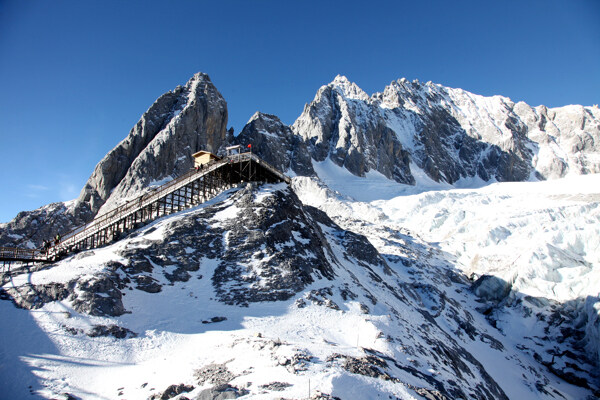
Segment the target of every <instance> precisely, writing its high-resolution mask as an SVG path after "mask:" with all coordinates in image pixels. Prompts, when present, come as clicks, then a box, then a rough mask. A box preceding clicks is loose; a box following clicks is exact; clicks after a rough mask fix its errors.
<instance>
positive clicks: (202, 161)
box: [192, 150, 221, 168]
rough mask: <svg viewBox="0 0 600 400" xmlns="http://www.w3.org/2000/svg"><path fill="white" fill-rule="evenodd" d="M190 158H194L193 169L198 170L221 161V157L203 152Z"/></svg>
mask: <svg viewBox="0 0 600 400" xmlns="http://www.w3.org/2000/svg"><path fill="white" fill-rule="evenodd" d="M192 157H194V168H200V167H201V166H203V165H206V164H210V163H211V162H213V161H219V160H220V159H221V157H219V156H217V155H215V154H213V153H211V152H209V151H204V150H201V151H199V152H197V153H194V154H192Z"/></svg>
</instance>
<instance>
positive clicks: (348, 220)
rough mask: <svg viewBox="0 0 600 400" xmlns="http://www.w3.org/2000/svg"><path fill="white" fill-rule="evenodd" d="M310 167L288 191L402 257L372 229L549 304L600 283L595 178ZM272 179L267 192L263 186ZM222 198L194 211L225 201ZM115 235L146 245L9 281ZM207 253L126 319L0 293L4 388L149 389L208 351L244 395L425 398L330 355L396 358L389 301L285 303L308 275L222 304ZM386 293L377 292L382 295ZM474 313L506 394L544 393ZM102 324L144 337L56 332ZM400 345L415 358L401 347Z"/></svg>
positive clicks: (146, 296) (147, 235)
mask: <svg viewBox="0 0 600 400" xmlns="http://www.w3.org/2000/svg"><path fill="white" fill-rule="evenodd" d="M315 169H316V170H317V172H318V174H319V176H320V177H321V179H322V181H321V182H319V181H318V180H315V179H312V178H305V177H297V178H294V182H293V189H294V190H295V192H296V193H297V194H298V196H299V197H300V199H301V200H302V201H303V202H304V203H305V204H307V205H312V206H315V207H317V208H320V209H321V210H323V211H325V212H326V213H327V214H328V215H329V216H330V217H331V218H333V219H334V221H336V222H337V223H338V224H339V225H340V226H342V228H344V229H348V230H353V231H355V232H356V233H360V234H363V235H365V236H367V238H368V239H369V240H370V241H371V243H372V244H373V245H374V246H375V247H376V248H377V249H378V250H379V252H380V253H382V254H396V255H402V254H403V253H402V252H403V251H404V250H403V247H395V246H396V245H395V244H394V243H392V242H391V241H389V240H384V239H385V238H384V237H383V236H382V232H383V231H382V229H388V230H394V231H396V232H401V233H402V234H403V235H408V236H406V237H412V238H413V239H412V240H414V241H415V242H416V243H420V244H422V245H423V246H425V247H426V248H428V249H430V250H428V251H429V252H430V253H436V254H438V256H436V257H440V259H441V258H444V259H445V260H446V261H447V260H452V261H453V265H452V267H453V268H455V269H456V270H458V271H461V272H462V273H464V274H465V275H470V274H475V275H477V276H479V275H484V274H488V275H494V276H497V277H499V278H502V279H504V280H507V281H510V282H513V287H512V288H513V289H512V290H513V293H515V295H529V296H533V297H537V298H544V299H552V300H556V301H559V302H566V301H570V300H574V299H577V298H582V297H597V296H598V295H599V293H598V290H599V289H598V288H599V287H600V248H599V246H600V175H587V176H578V177H571V178H566V179H562V180H556V181H548V182H528V183H497V184H492V185H489V186H485V187H480V188H472V189H455V188H452V187H450V186H440V185H438V184H436V183H435V182H432V181H428V180H427V179H426V177H425V176H424V174H423V175H422V176H421V178H418V179H417V181H418V183H417V186H414V187H413V186H406V185H400V184H398V183H395V182H392V181H389V180H387V179H385V178H384V177H383V176H382V175H380V174H378V173H376V172H370V173H369V174H368V175H367V177H366V178H358V177H355V176H353V175H351V174H349V173H347V171H346V170H344V169H341V168H339V167H337V166H335V165H333V164H332V163H331V162H327V161H326V162H324V163H319V164H315ZM464 186H465V187H467V186H471V187H477V186H481V182H464ZM269 190H272V189H267V190H266V191H265V192H264V193H263V196H268V195H269ZM226 196H227V194H224V195H221V196H219V197H218V198H216V199H214V200H212V201H211V202H212V203H209V204H205V205H202V206H199V208H201V207H206V206H208V205H210V204H214V203H215V202H218V201H223V200H224V199H225V198H226ZM194 210H195V209H191V210H188V211H184V212H181V213H178V214H175V215H172V216H169V217H166V218H163V219H161V220H158V221H156V222H154V223H153V224H151V225H149V226H146V227H144V228H142V229H141V230H142V233H143V235H142V237H143V238H144V239H146V240H153V238H155V239H157V238H161V237H162V235H165V230H164V229H165V226H166V225H167V224H168V223H173V222H174V221H177V219H180V218H183V216H184V215H189V214H190V213H194ZM236 215H237V209H236V208H235V206H232V207H230V208H226V209H225V210H223V211H221V212H220V213H219V214H218V215H216V216H215V219H214V221H213V222H214V223H215V224H220V223H221V222H222V221H224V220H227V219H234V218H235V217H236ZM151 228H152V229H151ZM124 246H128V247H130V248H131V247H135V246H144V244H143V242H142V241H141V240H140V239H139V237H138V238H128V239H126V240H122V241H120V242H117V243H115V244H113V245H110V246H107V247H105V248H102V249H97V250H94V251H93V252H88V253H82V254H83V256H81V255H80V256H75V257H71V258H68V259H66V260H64V261H62V262H60V263H58V265H57V266H56V267H54V268H51V269H46V270H42V271H38V272H35V273H23V274H22V275H19V276H17V277H15V279H13V280H12V281H10V282H8V283H5V285H4V286H5V287H18V286H20V285H23V284H27V283H31V284H42V283H50V282H68V281H69V280H71V279H74V278H77V277H82V276H83V277H85V276H89V277H93V276H94V275H96V274H99V273H102V268H104V267H103V265H105V263H106V262H107V261H110V260H117V261H121V262H126V260H120V259H119V256H118V255H116V251H117V250H118V249H119V248H122V247H124ZM333 251H334V252H339V251H340V250H339V249H335V248H334V249H333ZM339 258H340V259H343V257H342V256H340V257H339ZM201 265H202V267H201V271H200V272H201V273H202V275H203V276H204V278H202V279H196V278H193V279H191V280H190V281H188V282H182V283H178V284H177V285H173V286H169V285H166V284H165V285H164V286H163V291H162V292H161V293H159V294H150V293H146V292H142V291H139V290H133V291H130V292H127V291H125V292H126V293H125V294H126V295H125V297H124V306H125V308H126V309H127V310H128V311H130V313H128V314H124V315H122V316H120V317H110V318H109V317H93V316H89V315H84V314H80V313H77V312H76V311H74V310H73V308H72V307H71V305H70V303H69V301H57V302H52V303H48V304H46V305H45V306H43V307H42V308H40V309H37V310H31V311H27V310H21V309H17V308H15V307H14V306H13V305H12V304H11V303H10V302H8V301H0V318H1V319H2V321H3V323H2V332H1V333H2V334H1V335H0V337H1V338H2V339H1V342H0V386H1V387H2V396H4V398H11V399H18V398H32V395H31V394H32V393H33V394H35V395H38V396H41V397H43V398H48V399H50V398H64V396H65V393H70V394H72V395H74V396H77V397H79V398H83V399H122V398H127V399H145V398H148V397H149V396H150V395H152V394H155V393H160V392H162V391H163V390H165V389H166V388H167V387H168V386H169V385H171V384H177V383H191V382H195V379H194V376H193V375H194V371H196V370H197V369H199V368H201V367H203V366H206V365H209V364H215V363H217V364H226V365H227V367H228V369H229V370H230V371H231V372H233V373H234V374H236V375H238V377H237V378H235V379H234V380H233V381H232V384H235V385H236V386H238V387H245V388H246V389H247V390H248V391H249V394H248V395H247V397H245V398H255V399H270V398H280V397H284V398H294V399H300V398H306V397H307V395H308V394H309V388H310V395H315V394H316V393H317V392H323V393H330V394H332V395H334V396H339V397H341V398H343V399H372V398H388V396H395V397H397V398H401V399H417V398H422V397H421V396H419V395H418V394H417V393H416V392H415V391H414V390H412V389H411V386H410V385H415V386H419V384H420V383H419V382H418V381H417V380H416V378H414V377H413V378H411V375H409V374H407V375H406V376H405V377H404V378H405V383H406V385H404V384H398V383H393V382H391V381H384V380H381V379H376V378H369V377H366V376H362V375H357V374H351V373H349V372H347V371H345V370H344V369H342V368H331V367H328V364H327V363H326V362H324V360H326V359H327V358H328V357H329V356H331V355H332V354H334V353H340V354H346V355H351V356H357V357H359V356H362V355H363V354H364V353H363V351H362V349H363V348H371V349H374V350H377V351H379V352H381V353H383V354H386V355H389V356H393V357H397V358H398V357H401V355H402V354H403V353H402V351H401V350H400V349H399V348H398V347H397V346H396V345H393V344H392V343H389V342H387V341H385V340H383V339H382V338H381V335H380V333H381V332H382V331H384V332H385V331H386V329H390V328H389V327H390V326H393V325H392V321H391V316H390V315H388V314H387V311H386V309H385V308H384V307H380V306H377V307H373V309H372V310H371V313H370V314H364V313H363V312H362V311H361V309H360V307H359V304H358V303H357V302H355V301H353V300H351V299H348V300H344V299H342V298H341V297H340V296H339V295H338V296H337V297H336V298H335V301H336V303H338V304H339V305H340V306H341V310H332V309H329V308H326V307H322V306H317V305H314V304H309V305H308V306H306V307H305V308H298V307H295V306H294V304H295V302H296V300H298V299H299V298H303V297H305V296H306V294H307V293H308V292H309V291H310V290H312V289H314V288H317V287H321V286H322V282H320V281H318V280H317V281H316V282H315V283H314V284H312V285H309V287H307V288H306V289H305V290H304V291H303V292H301V293H298V294H297V295H296V296H295V297H293V298H292V299H290V300H288V301H281V302H272V303H255V304H251V305H250V306H249V307H237V306H231V305H225V304H223V303H220V302H218V301H217V300H215V299H214V297H215V296H214V290H213V287H212V285H211V281H210V276H212V272H213V271H214V268H216V262H215V260H210V259H203V261H202V263H201ZM436 265H437V264H436ZM439 265H440V266H442V263H439ZM390 267H391V268H392V269H393V270H394V274H397V275H398V276H404V275H405V274H406V272H405V271H403V270H402V267H401V264H399V263H398V264H394V263H390ZM440 268H441V267H440ZM336 272H337V273H338V275H339V276H338V279H339V280H340V282H344V281H347V282H351V281H350V280H349V277H348V276H346V275H344V274H343V273H342V272H340V271H336ZM361 282H362V280H361ZM161 283H166V282H161ZM446 295H448V296H450V297H451V298H452V299H453V300H456V301H457V302H460V303H465V304H470V305H471V306H472V307H473V309H474V308H475V307H476V304H477V303H475V302H474V300H473V298H472V295H471V294H469V293H466V292H461V291H452V290H447V292H446ZM393 301H394V300H393V299H387V298H384V299H382V303H385V302H393ZM382 303H380V304H382ZM406 312H407V315H409V312H408V311H406ZM596 312H598V310H596ZM215 316H226V318H227V320H226V321H222V322H219V323H215V324H205V323H203V321H206V320H209V319H210V318H212V317H215ZM406 318H409V316H406ZM474 318H475V322H474V324H476V326H477V327H478V329H481V331H487V332H488V334H490V335H492V336H493V337H495V338H496V339H497V340H500V341H502V343H503V344H504V346H506V352H505V353H504V356H503V357H501V356H499V353H498V352H497V351H496V350H493V349H491V348H490V347H489V346H488V345H487V344H485V343H483V342H479V341H475V342H467V341H465V342H461V343H462V345H464V346H465V347H466V348H468V349H469V351H472V352H473V353H476V354H477V355H478V360H479V361H480V362H481V363H482V364H483V365H484V367H485V368H486V370H487V372H488V373H489V374H490V375H491V376H492V377H493V378H494V379H495V380H496V381H497V382H498V384H499V385H500V386H501V387H502V389H503V390H504V391H505V392H506V393H507V395H508V396H509V398H511V399H524V398H551V397H550V396H544V395H543V394H542V393H540V392H537V391H535V390H533V388H532V385H533V383H532V382H533V375H531V376H530V375H527V376H526V378H524V376H525V375H524V374H529V372H524V371H526V370H527V368H530V369H532V368H533V367H530V366H531V365H535V361H533V359H532V358H531V357H530V356H529V355H527V354H524V353H522V352H520V351H519V350H518V349H517V348H516V345H517V344H518V336H515V337H513V338H511V337H507V336H503V335H501V334H500V333H498V332H497V331H495V330H494V329H493V328H491V327H490V326H489V325H487V323H486V321H485V319H484V318H483V317H482V316H479V315H475V316H474ZM515 321H517V320H516V319H515V320H506V321H505V322H504V323H505V324H510V323H514V322H515ZM415 322H416V321H415ZM517 322H518V321H517ZM97 324H104V325H107V324H116V325H119V326H124V327H127V328H128V329H130V330H132V331H134V332H137V333H138V337H135V338H127V339H115V338H112V337H110V336H109V337H96V338H90V337H88V336H86V335H83V334H77V335H70V334H67V333H65V330H64V327H65V326H68V327H71V328H78V329H82V330H83V331H87V330H89V329H90V328H91V327H92V326H93V325H97ZM386 327H387V328H386ZM523 329H524V330H525V331H526V328H523ZM596 334H597V333H596ZM461 340H462V339H461ZM592 350H595V351H597V348H596V349H592ZM298 352H307V353H308V354H311V356H312V357H315V358H316V359H317V360H320V361H319V362H313V363H310V364H309V367H308V369H307V370H306V371H302V372H301V373H292V372H290V371H289V370H288V369H286V368H284V366H283V365H284V364H285V360H287V359H289V358H290V357H291V356H292V355H293V354H297V353H298ZM404 357H405V358H406V360H407V361H406V362H411V360H410V357H409V356H408V355H406V354H404ZM277 360H279V361H277ZM428 363H429V364H428V365H423V371H424V372H426V373H428V374H431V375H435V374H439V373H443V371H441V370H440V368H439V367H441V366H439V365H436V363H435V361H434V360H433V359H431V360H429V361H428ZM515 365H521V366H522V368H521V367H519V368H517V367H515ZM411 379H413V381H411ZM528 379H529V380H530V382H528ZM547 379H548V380H549V381H550V385H553V387H554V388H556V390H560V393H561V394H562V395H563V396H564V397H565V398H570V399H577V398H583V397H584V396H586V395H587V393H588V392H587V391H585V390H584V389H581V388H578V387H575V386H572V385H569V384H567V383H565V382H563V381H559V380H558V378H556V377H553V376H552V375H550V374H548V376H547ZM271 382H286V383H288V384H290V386H288V387H287V388H285V389H284V390H283V391H280V392H267V391H264V390H261V389H260V386H261V385H267V384H269V383H271ZM421 384H422V383H421ZM194 385H195V386H196V388H195V389H194V391H193V392H191V393H186V394H184V395H185V396H186V397H189V398H194V396H195V395H197V394H198V393H200V391H201V390H202V389H204V388H207V387H210V384H205V385H204V386H202V385H200V386H198V385H196V384H194ZM61 396H63V397H61Z"/></svg>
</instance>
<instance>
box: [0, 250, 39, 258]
mask: <svg viewBox="0 0 600 400" xmlns="http://www.w3.org/2000/svg"><path fill="white" fill-rule="evenodd" d="M0 258H3V259H10V258H12V259H22V260H37V259H41V258H42V257H41V253H40V251H39V250H38V249H22V248H18V247H0Z"/></svg>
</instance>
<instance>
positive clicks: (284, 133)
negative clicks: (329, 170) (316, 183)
mask: <svg viewBox="0 0 600 400" xmlns="http://www.w3.org/2000/svg"><path fill="white" fill-rule="evenodd" d="M233 143H234V144H240V145H242V147H244V148H246V146H247V145H248V144H250V145H251V146H252V152H253V153H254V154H256V155H257V156H259V157H260V158H262V159H263V160H265V161H266V162H268V163H269V164H271V165H272V166H274V167H275V168H277V169H278V170H280V171H282V172H284V173H288V171H293V172H295V173H296V174H297V175H302V176H313V175H315V171H314V170H313V167H312V160H311V158H310V154H309V152H308V148H307V146H306V143H305V142H304V140H302V138H301V137H300V136H297V135H295V134H294V133H293V132H292V129H291V128H290V127H289V126H287V125H284V124H283V123H282V122H281V121H280V120H279V118H278V117H277V116H275V115H270V114H264V113H260V112H257V113H256V114H254V115H253V116H252V118H251V119H250V121H248V123H247V124H246V126H244V129H243V130H242V132H241V133H240V134H239V135H238V136H237V137H236V138H235V139H234V140H233Z"/></svg>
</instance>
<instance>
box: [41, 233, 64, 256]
mask: <svg viewBox="0 0 600 400" xmlns="http://www.w3.org/2000/svg"><path fill="white" fill-rule="evenodd" d="M59 243H60V235H59V234H58V233H57V234H56V236H55V237H54V246H57V245H58V244H59ZM52 246H53V244H52V240H44V243H43V244H42V252H43V253H44V254H48V251H49V250H50V247H52Z"/></svg>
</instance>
